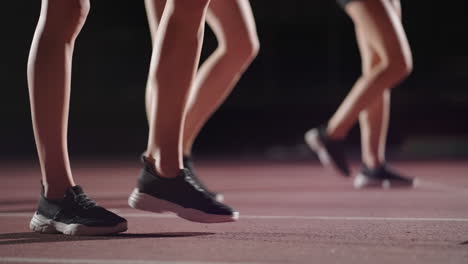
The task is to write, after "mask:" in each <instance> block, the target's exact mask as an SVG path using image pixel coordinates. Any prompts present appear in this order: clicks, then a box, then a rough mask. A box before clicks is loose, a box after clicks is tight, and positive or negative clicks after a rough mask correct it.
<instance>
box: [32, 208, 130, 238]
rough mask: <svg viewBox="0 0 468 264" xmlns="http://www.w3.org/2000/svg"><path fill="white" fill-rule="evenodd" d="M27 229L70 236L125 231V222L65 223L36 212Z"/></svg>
mask: <svg viewBox="0 0 468 264" xmlns="http://www.w3.org/2000/svg"><path fill="white" fill-rule="evenodd" d="M29 229H31V231H34V232H39V233H48V234H56V233H63V234H65V235H71V236H95V235H109V234H115V233H120V232H125V231H127V222H122V223H120V224H117V225H115V226H111V227H99V226H86V225H81V224H65V223H61V222H57V221H54V220H52V219H49V218H47V217H45V216H42V215H39V214H38V213H37V212H36V213H34V216H33V218H32V219H31V222H30V223H29Z"/></svg>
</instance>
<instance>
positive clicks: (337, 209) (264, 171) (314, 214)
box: [0, 160, 468, 264]
mask: <svg viewBox="0 0 468 264" xmlns="http://www.w3.org/2000/svg"><path fill="white" fill-rule="evenodd" d="M0 165H1V166H0V179H1V181H2V184H1V185H0V263H105V264H107V263H137V264H138V263H141V264H146V263H156V264H157V263H168V264H172V263H182V264H196V263H241V264H244V263H323V264H327V263H359V264H365V263H373V264H374V263H379V264H383V263H421V264H422V263H424V264H427V263H468V162H462V161H457V162H434V161H431V162H422V161H419V162H398V163H395V164H394V166H395V167H396V168H397V169H399V170H400V171H401V172H403V173H405V174H406V175H412V176H416V177H418V179H419V180H420V186H419V187H418V188H416V189H414V190H375V189H373V190H365V191H358V190H354V189H353V188H352V184H351V180H350V179H345V178H341V177H339V176H337V175H335V174H333V173H332V172H330V171H327V170H324V169H322V168H321V167H320V166H319V165H318V164H316V163H308V162H271V161H270V162H267V161H258V162H248V163H247V162H230V163H221V162H210V161H200V162H198V163H197V164H196V165H197V169H198V173H199V174H200V176H201V178H202V179H204V180H205V182H206V183H207V185H209V186H210V187H211V188H212V189H214V190H216V191H219V192H222V193H223V194H224V195H225V198H226V202H227V203H228V204H230V205H232V206H233V207H235V208H236V209H238V210H239V211H240V213H241V219H240V221H239V222H236V223H227V224H199V223H191V222H188V221H185V220H182V219H178V218H176V217H174V216H172V215H155V214H151V213H146V212H143V211H137V210H134V209H131V208H129V207H128V206H127V202H126V199H127V197H128V195H129V193H130V192H131V190H132V189H133V188H134V186H135V179H136V175H137V174H138V171H139V164H138V161H113V162H112V161H99V160H96V161H88V162H84V161H82V162H75V163H74V166H73V169H74V176H75V178H76V180H77V182H78V183H79V184H80V185H82V186H84V187H85V190H86V192H87V193H88V194H90V195H91V196H92V197H93V198H94V199H95V200H97V201H98V202H99V203H100V204H101V205H104V206H106V207H108V208H111V209H112V210H114V211H116V212H117V213H119V214H121V215H122V216H124V217H126V218H127V219H128V220H129V230H128V232H126V233H124V234H121V235H115V236H101V237H69V236H63V235H45V234H36V233H31V232H30V231H29V230H28V223H29V220H30V218H31V216H32V214H33V212H34V209H35V204H36V200H37V197H38V195H39V169H38V168H37V166H32V165H31V163H25V162H9V163H6V162H4V163H2V164H0Z"/></svg>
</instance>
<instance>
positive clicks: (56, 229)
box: [29, 186, 127, 236]
mask: <svg viewBox="0 0 468 264" xmlns="http://www.w3.org/2000/svg"><path fill="white" fill-rule="evenodd" d="M29 228H30V229H31V231H34V232H41V233H63V234H65V235H76V236H91V235H106V234H114V233H120V232H124V231H126V230H127V220H125V219H124V218H122V217H120V216H118V215H116V214H114V213H112V212H110V211H108V210H106V209H104V208H103V207H101V206H98V205H97V203H96V202H95V201H93V200H92V199H91V198H89V197H88V196H87V195H86V194H85V193H84V192H83V189H82V188H81V187H80V186H74V187H71V188H68V189H67V190H66V192H65V195H64V197H63V198H62V199H47V198H46V197H45V196H44V188H43V189H42V192H41V196H40V198H39V206H38V209H37V211H36V213H35V214H34V216H33V218H32V219H31V223H30V224H29Z"/></svg>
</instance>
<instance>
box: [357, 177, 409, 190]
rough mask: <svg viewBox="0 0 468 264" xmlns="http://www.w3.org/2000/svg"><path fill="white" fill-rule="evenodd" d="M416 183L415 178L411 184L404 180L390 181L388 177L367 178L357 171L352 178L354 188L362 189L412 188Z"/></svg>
mask: <svg viewBox="0 0 468 264" xmlns="http://www.w3.org/2000/svg"><path fill="white" fill-rule="evenodd" d="M415 185H416V180H413V182H412V184H408V183H406V182H404V183H403V182H397V181H391V180H388V179H385V180H375V179H369V177H366V176H365V175H364V174H362V173H359V174H358V175H356V177H355V178H354V182H353V186H354V188H356V189H363V188H383V189H390V188H413V187H415Z"/></svg>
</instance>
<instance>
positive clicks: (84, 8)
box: [64, 0, 90, 25]
mask: <svg viewBox="0 0 468 264" xmlns="http://www.w3.org/2000/svg"><path fill="white" fill-rule="evenodd" d="M89 10H90V2H89V0H72V1H70V4H69V6H68V10H67V11H64V12H66V13H68V15H69V18H70V20H71V21H73V24H75V25H81V24H84V22H85V21H86V18H87V17H88V14H89Z"/></svg>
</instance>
